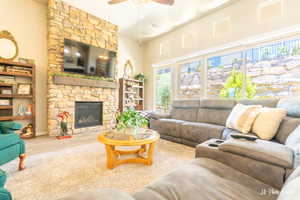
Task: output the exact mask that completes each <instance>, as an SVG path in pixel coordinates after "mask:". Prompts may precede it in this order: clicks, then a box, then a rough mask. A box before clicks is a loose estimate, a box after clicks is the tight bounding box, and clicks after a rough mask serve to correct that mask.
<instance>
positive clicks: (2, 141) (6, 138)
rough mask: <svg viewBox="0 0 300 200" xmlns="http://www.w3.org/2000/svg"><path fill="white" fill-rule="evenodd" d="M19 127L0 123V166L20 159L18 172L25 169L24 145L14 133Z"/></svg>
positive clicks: (10, 123)
mask: <svg viewBox="0 0 300 200" xmlns="http://www.w3.org/2000/svg"><path fill="white" fill-rule="evenodd" d="M20 128H21V125H20V124H18V123H15V122H0V166H1V165H3V164H5V163H8V162H10V161H12V160H14V159H16V158H20V162H19V170H23V169H25V166H24V160H25V157H26V156H25V143H24V141H23V140H22V139H21V138H20V136H19V135H18V134H16V133H15V132H14V131H15V130H19V129H20Z"/></svg>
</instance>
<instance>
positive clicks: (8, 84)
mask: <svg viewBox="0 0 300 200" xmlns="http://www.w3.org/2000/svg"><path fill="white" fill-rule="evenodd" d="M12 86H13V84H10V83H1V82H0V87H12Z"/></svg>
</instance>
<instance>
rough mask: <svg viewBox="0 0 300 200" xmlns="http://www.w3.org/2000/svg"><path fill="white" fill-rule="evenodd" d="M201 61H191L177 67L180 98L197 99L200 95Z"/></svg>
mask: <svg viewBox="0 0 300 200" xmlns="http://www.w3.org/2000/svg"><path fill="white" fill-rule="evenodd" d="M201 68H202V67H201V61H193V62H188V63H184V64H181V65H179V91H178V96H179V97H180V98H197V97H200V95H201V88H202V77H201V71H202V69H201Z"/></svg>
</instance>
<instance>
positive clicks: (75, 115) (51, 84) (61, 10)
mask: <svg viewBox="0 0 300 200" xmlns="http://www.w3.org/2000/svg"><path fill="white" fill-rule="evenodd" d="M48 9H49V12H48V96H47V101H48V133H49V135H50V136H57V135H59V133H60V127H59V122H58V120H57V114H58V113H59V112H62V111H67V112H69V113H70V114H71V120H70V123H69V124H70V125H69V126H70V130H73V134H78V133H86V132H100V131H103V130H107V129H109V128H110V126H111V123H112V121H114V120H112V117H113V116H114V115H115V112H116V111H117V108H118V87H117V81H115V82H107V81H99V80H89V79H83V78H78V77H77V78H74V77H68V76H63V75H62V71H63V70H62V69H63V63H64V57H63V56H64V39H71V40H75V41H78V42H82V43H86V44H89V45H93V46H95V47H100V48H104V49H108V50H111V51H114V52H117V51H118V41H117V32H118V28H117V26H115V25H113V24H111V23H109V22H107V21H105V20H102V19H99V18H97V17H95V16H92V15H90V14H88V13H86V12H84V11H81V10H79V9H77V8H74V7H72V6H69V5H68V4H66V3H64V2H62V1H61V0H49V5H48ZM116 74H117V73H116ZM87 107H90V108H87ZM91 110H92V111H93V112H94V111H95V113H94V114H93V116H84V115H85V114H86V113H87V112H89V111H91ZM80 114H81V115H80Z"/></svg>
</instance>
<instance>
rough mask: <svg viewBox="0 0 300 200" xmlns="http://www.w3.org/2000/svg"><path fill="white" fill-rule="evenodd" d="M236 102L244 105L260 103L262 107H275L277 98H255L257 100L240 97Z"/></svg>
mask: <svg viewBox="0 0 300 200" xmlns="http://www.w3.org/2000/svg"><path fill="white" fill-rule="evenodd" d="M238 103H240V104H244V105H261V106H263V107H269V108H276V106H277V103H278V99H257V100H250V99H242V100H240V101H238Z"/></svg>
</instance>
